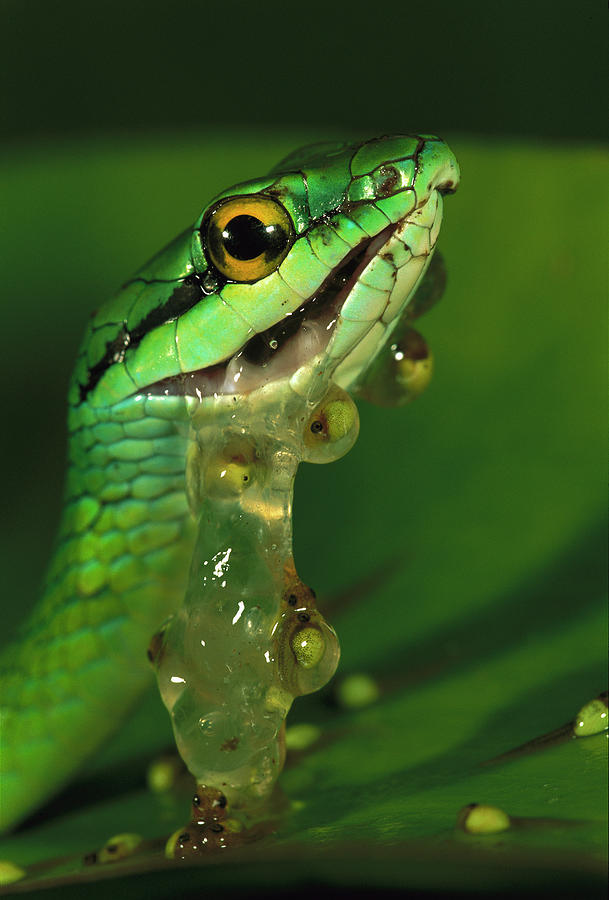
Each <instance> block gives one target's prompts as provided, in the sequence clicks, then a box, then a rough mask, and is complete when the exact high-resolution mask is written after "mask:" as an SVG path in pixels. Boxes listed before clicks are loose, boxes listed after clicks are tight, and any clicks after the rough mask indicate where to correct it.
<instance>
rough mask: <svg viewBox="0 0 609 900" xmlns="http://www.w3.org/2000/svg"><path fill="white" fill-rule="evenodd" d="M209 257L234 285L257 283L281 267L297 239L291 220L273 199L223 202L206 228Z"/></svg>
mask: <svg viewBox="0 0 609 900" xmlns="http://www.w3.org/2000/svg"><path fill="white" fill-rule="evenodd" d="M203 239H204V241H205V244H206V246H207V251H208V253H209V257H210V259H211V261H212V263H213V264H214V266H215V267H216V269H218V271H219V272H221V273H222V275H224V276H225V277H226V278H229V279H230V280H231V281H258V279H259V278H264V276H265V275H270V273H271V272H274V271H275V269H276V268H277V267H278V266H279V264H280V262H281V261H282V260H283V259H284V257H285V255H286V253H287V252H288V250H289V249H290V245H291V244H292V241H293V239H294V229H293V226H292V220H291V219H290V217H289V215H288V213H287V212H286V210H285V209H284V208H283V206H281V204H279V203H277V202H276V201H275V200H271V198H270V197H262V196H255V195H250V196H245V197H231V198H229V199H228V200H222V201H221V202H220V203H219V205H218V206H216V207H215V209H213V210H212V212H211V213H210V215H209V217H208V218H207V219H206V221H205V222H204V224H203Z"/></svg>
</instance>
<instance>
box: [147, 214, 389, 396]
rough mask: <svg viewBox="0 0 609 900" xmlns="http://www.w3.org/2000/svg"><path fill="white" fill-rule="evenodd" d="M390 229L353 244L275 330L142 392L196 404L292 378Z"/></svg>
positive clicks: (319, 346) (317, 348)
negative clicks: (195, 399) (222, 357)
mask: <svg viewBox="0 0 609 900" xmlns="http://www.w3.org/2000/svg"><path fill="white" fill-rule="evenodd" d="M396 227H397V226H396V225H395V224H390V225H388V226H387V227H386V228H384V229H383V230H382V231H380V232H379V233H378V234H377V235H375V237H373V238H369V239H367V240H364V241H362V242H361V243H359V244H357V246H355V247H354V248H353V249H352V250H350V251H349V253H347V255H346V256H345V257H344V259H343V260H342V262H341V263H340V264H339V265H338V266H336V268H335V269H333V271H332V272H330V273H329V274H328V276H327V277H326V279H325V280H324V282H323V283H322V284H321V285H320V287H319V288H318V290H317V291H316V292H315V294H314V295H313V296H312V297H310V298H309V299H308V300H305V301H304V302H303V304H302V306H300V307H299V308H298V309H297V310H295V311H294V312H292V313H288V314H287V315H285V316H284V317H283V318H282V319H281V321H279V322H277V323H276V324H275V325H272V326H271V327H270V328H267V329H266V330H265V331H261V332H260V333H258V334H255V335H254V336H253V337H252V338H250V340H249V341H247V343H245V344H244V345H243V347H241V349H240V350H238V351H237V353H235V354H233V355H232V356H230V357H228V358H227V359H225V360H223V361H222V362H219V363H216V364H215V365H213V366H208V367H207V368H204V369H197V370H195V371H193V372H186V373H181V374H179V375H172V376H171V377H169V378H163V379H162V380H161V381H157V382H155V383H154V384H152V385H150V386H149V387H147V388H146V389H145V393H146V394H148V395H154V396H158V395H162V396H196V397H199V398H202V397H208V396H212V395H213V394H246V393H249V392H251V391H254V390H256V389H258V388H260V387H262V386H263V385H265V384H269V383H270V382H272V381H277V380H279V379H281V378H285V377H287V376H290V375H292V374H293V373H294V372H295V371H296V370H297V369H299V368H300V367H301V366H303V365H305V364H306V363H307V362H309V361H310V360H311V359H313V358H314V357H315V356H317V355H318V354H319V353H322V352H323V351H324V350H325V349H326V347H327V346H328V343H329V341H330V338H331V336H332V332H333V330H334V327H335V325H336V322H337V320H338V316H339V313H340V311H341V309H342V307H343V305H344V303H345V301H346V299H347V297H348V296H349V294H350V292H351V291H352V289H353V287H354V286H355V284H356V283H357V281H358V279H359V278H360V276H361V274H362V272H363V271H364V269H365V268H366V266H367V265H368V264H369V263H370V261H371V260H372V259H374V257H375V256H376V255H377V254H378V252H379V251H380V249H381V247H383V245H384V244H386V243H387V241H388V240H389V238H390V237H391V235H392V234H393V232H394V231H395V229H396Z"/></svg>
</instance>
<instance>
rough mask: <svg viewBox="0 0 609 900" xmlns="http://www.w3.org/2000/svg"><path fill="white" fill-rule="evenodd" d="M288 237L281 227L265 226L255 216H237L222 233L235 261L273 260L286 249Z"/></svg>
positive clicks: (226, 247) (227, 224) (226, 248)
mask: <svg viewBox="0 0 609 900" xmlns="http://www.w3.org/2000/svg"><path fill="white" fill-rule="evenodd" d="M286 241H287V235H286V233H285V231H284V230H283V228H282V227H281V226H280V225H274V224H270V225H264V224H263V223H262V222H261V221H260V219H257V218H256V217H255V216H248V215H241V216H235V217H234V218H233V219H231V220H230V221H229V222H227V223H226V225H225V226H224V229H223V231H222V243H223V244H224V249H225V250H226V252H227V253H228V254H229V255H230V256H232V257H233V259H256V257H257V256H260V255H261V254H262V253H264V254H265V255H266V257H267V259H273V257H275V256H278V254H279V253H281V251H282V250H283V249H284V247H285V245H286Z"/></svg>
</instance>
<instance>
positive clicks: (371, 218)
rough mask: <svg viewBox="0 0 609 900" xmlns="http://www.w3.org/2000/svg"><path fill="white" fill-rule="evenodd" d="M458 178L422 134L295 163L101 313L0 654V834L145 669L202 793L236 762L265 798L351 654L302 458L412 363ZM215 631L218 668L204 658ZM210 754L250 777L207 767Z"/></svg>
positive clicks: (342, 430)
mask: <svg viewBox="0 0 609 900" xmlns="http://www.w3.org/2000/svg"><path fill="white" fill-rule="evenodd" d="M458 182H459V167H458V164H457V161H456V159H455V157H454V155H453V153H452V151H451V150H450V149H449V147H448V146H447V144H446V143H445V142H444V141H443V140H441V139H440V138H438V137H435V136H433V135H389V136H381V137H375V138H373V139H366V140H360V141H356V142H344V141H327V142H323V143H319V144H315V145H312V146H308V147H305V148H301V149H299V150H296V151H295V152H294V153H292V154H291V155H290V156H288V157H287V158H285V159H284V160H282V161H281V162H280V163H279V164H278V165H276V166H275V167H274V168H273V169H272V170H271V171H270V172H269V173H268V174H267V175H264V176H261V177H256V178H254V179H251V180H248V181H245V182H243V183H241V184H238V185H235V186H232V187H230V188H228V189H226V190H223V191H222V192H221V193H219V194H218V195H216V196H215V197H214V198H213V199H212V200H211V202H210V203H209V204H208V205H207V206H206V207H205V208H204V209H203V211H202V212H201V214H200V215H199V216H198V218H197V220H196V221H195V223H194V225H193V226H191V227H189V228H188V229H187V230H186V231H184V232H183V233H182V234H181V235H179V236H178V237H177V238H176V239H175V240H174V241H173V242H172V243H170V244H169V245H168V246H167V247H166V248H165V249H164V250H162V251H161V252H160V253H158V254H157V255H156V256H154V257H153V258H152V260H151V261H150V262H148V263H147V264H146V265H145V266H144V267H143V268H141V269H140V270H139V271H137V272H136V273H135V275H134V276H133V277H132V278H131V279H130V280H129V281H127V282H126V283H125V284H124V285H123V286H122V287H121V289H120V290H119V291H118V292H117V293H116V294H115V295H114V296H113V297H111V299H110V300H109V301H108V302H107V303H105V304H104V305H102V306H101V308H100V309H99V310H97V311H96V312H94V313H93V314H92V315H91V317H90V320H89V323H88V326H87V328H86V333H85V335H84V339H83V341H82V343H81V346H80V349H79V352H78V356H77V359H76V364H75V368H74V372H73V376H72V379H71V382H70V386H69V392H68V417H67V418H68V432H69V443H68V463H67V475H66V483H65V494H64V505H63V512H62V516H61V521H60V525H59V531H58V535H57V540H56V544H55V549H54V553H53V556H52V559H51V561H50V564H49V567H48V571H47V574H46V578H45V582H44V588H43V592H42V596H41V598H40V600H39V602H38V604H37V606H36V607H35V608H34V610H33V612H32V613H31V614H30V616H29V617H28V618H27V620H26V621H25V623H24V624H23V625H22V626H21V628H20V630H19V632H18V634H17V636H16V638H15V639H14V640H13V642H12V643H10V644H9V645H8V647H7V648H6V649H5V650H4V651H3V653H2V656H1V657H0V685H1V689H2V694H1V705H0V715H1V727H2V732H1V734H2V738H1V742H0V754H1V758H0V778H1V781H0V784H1V798H0V827H1V828H2V829H4V830H6V829H10V828H12V827H14V826H16V825H17V824H18V823H20V822H21V821H22V820H24V819H25V818H26V817H27V816H28V815H31V814H32V813H33V812H34V811H35V810H36V809H37V808H38V807H40V806H41V805H42V804H43V803H45V802H47V801H49V800H50V799H51V798H52V797H53V796H54V795H55V794H57V792H58V791H59V790H60V789H61V788H62V787H64V786H65V785H66V784H67V783H68V782H69V781H70V779H71V778H73V776H74V775H75V773H76V772H77V771H78V770H79V769H81V768H82V767H83V766H84V765H86V761H87V759H88V758H89V757H90V756H91V755H92V754H93V753H94V751H95V750H96V749H97V748H98V747H99V746H100V745H101V744H102V743H103V742H104V741H106V740H107V739H108V738H109V737H110V736H111V735H112V733H113V732H115V731H116V729H117V728H118V727H119V725H120V723H121V722H122V721H124V719H125V718H126V717H127V716H128V715H129V713H130V711H132V710H133V709H134V707H135V705H136V704H137V703H138V700H139V699H140V698H141V696H142V694H143V692H144V691H145V690H146V689H147V688H148V687H149V685H150V682H151V678H152V675H151V672H150V662H152V664H153V667H154V668H155V670H156V673H157V678H158V681H159V687H160V690H161V695H162V696H163V699H164V702H165V704H166V705H167V707H168V709H169V711H170V714H171V715H172V719H173V725H174V731H175V733H176V740H177V743H178V747H179V749H180V751H181V753H182V755H183V756H184V758H185V760H186V762H187V764H188V766H189V768H190V769H191V771H192V772H193V774H195V777H197V779H198V782H199V783H201V782H206V783H212V784H214V785H215V786H219V783H218V779H224V781H222V784H225V783H226V779H227V778H229V776H228V775H227V771H228V769H231V771H233V772H238V773H239V774H238V775H235V776H234V778H233V781H232V782H231V784H232V785H233V787H234V790H233V798H234V799H238V797H239V796H241V795H243V794H244V792H245V794H247V792H248V791H250V794H251V786H252V784H254V785H255V786H256V787H257V789H258V793H259V795H260V796H262V795H265V796H266V795H267V794H268V791H269V790H270V787H271V785H272V783H273V782H274V780H275V778H276V776H277V774H278V771H279V769H280V767H281V760H280V759H276V757H277V756H281V746H280V744H281V734H282V729H283V722H284V719H285V715H286V714H287V709H289V705H290V702H291V699H292V698H293V697H294V696H297V695H299V694H302V693H307V692H308V691H310V690H315V689H317V688H318V687H319V686H320V685H321V684H323V683H325V681H327V679H328V678H329V677H330V675H331V674H332V672H333V671H334V669H335V668H336V664H337V661H338V650H337V643H336V638H335V634H334V631H333V629H331V627H330V626H329V625H327V623H325V620H323V617H322V616H321V614H320V613H319V612H318V611H317V610H316V607H315V604H314V599H313V595H312V592H310V591H309V590H308V589H306V587H305V586H303V585H302V583H301V582H300V581H299V579H298V578H297V576H296V574H295V570H294V567H293V563H292V556H291V489H292V484H293V478H294V475H295V471H296V466H297V464H298V463H299V462H300V461H301V460H303V459H304V460H309V461H312V462H327V461H332V460H333V459H336V458H338V456H340V455H342V453H344V452H346V450H348V449H349V447H350V446H351V444H352V443H353V441H354V440H355V437H356V436H357V427H358V426H357V411H356V409H355V408H354V406H353V401H352V399H351V395H355V394H357V393H358V392H359V394H360V395H363V396H367V395H368V397H369V398H371V399H372V400H375V399H377V400H378V401H379V402H383V397H384V394H385V393H389V394H391V392H392V391H395V377H393V378H387V377H386V375H385V374H383V373H385V372H386V370H387V366H389V367H390V369H391V371H392V372H393V373H394V375H395V371H396V366H397V367H399V365H400V364H402V365H403V361H404V352H403V349H402V350H401V349H400V347H403V345H404V340H402V342H401V343H400V340H401V339H403V338H404V334H405V333H406V332H405V328H404V322H405V321H407V319H408V316H409V310H411V309H412V308H414V307H413V304H414V305H416V303H417V298H419V297H421V296H423V294H422V291H423V287H424V284H425V280H426V273H427V278H429V277H430V273H431V271H432V269H431V268H430V263H431V261H432V258H433V254H434V250H435V246H436V242H437V239H438V234H439V230H440V224H441V221H442V211H443V198H444V196H445V195H446V194H449V193H452V192H454V191H455V189H456V188H457V185H458ZM413 298H414V300H413ZM419 305H423V306H424V305H425V303H424V302H421V303H420V304H419ZM411 318H412V316H411ZM407 342H408V341H406V343H407ZM396 348H397V349H396ZM406 355H408V354H406ZM410 355H411V357H412V354H410ZM415 356H416V354H415ZM391 367H393V368H391ZM203 566H206V567H207V568H206V569H205V570H204V569H203ZM229 569H230V579H232V580H231V581H230V583H229V584H228V588H227V578H228V574H227V573H229ZM204 571H205V572H207V573H208V574H209V578H207V575H204V576H202V575H201V573H202V572H204ZM223 591H224V593H223ZM227 591H228V592H229V593H228V594H227ZM229 594H230V597H229ZM254 595H255V597H256V598H257V599H256V603H253V601H251V597H252V596H254ZM185 596H186V600H185V599H184V598H185ZM227 597H229V599H227ZM260 598H264V599H260ZM269 598H274V599H272V602H271V600H270V599H269ZM248 604H249V605H248ZM265 604H266V606H265ZM243 610H245V612H244V614H243V616H241V612H243ZM263 612H264V615H263ZM227 616H228V617H229V619H230V621H229V622H228V625H226V624H225V622H226V621H227V619H226V617H227ZM256 616H258V619H256ZM295 616H296V618H294V617H295ZM235 617H236V618H235ZM237 620H239V627H241V625H243V629H242V631H241V632H239V633H237V630H236V624H235V623H236V622H237ZM297 620H298V627H296V625H295V624H294V623H295V622H297ZM244 623H245V624H244ZM247 629H249V630H247ZM254 633H255V634H256V635H258V636H260V635H262V634H263V635H264V640H262V638H260V637H256V640H255V641H254V639H253V638H252V634H254ZM210 634H213V635H214V636H215V640H216V643H215V645H214V646H215V650H214V653H215V656H214V660H215V662H214V664H213V665H211V664H209V665H208V664H207V663H205V664H204V663H203V662H201V661H200V660H199V657H197V656H193V653H194V651H193V650H192V646H193V644H196V649H197V652H199V653H200V652H201V647H202V646H206V645H207V644H208V643H209V639H208V640H207V641H206V640H205V636H206V635H207V636H208V638H209V635H210ZM277 635H282V637H281V639H279V638H278V637H277ZM153 636H154V637H153ZM151 638H152V640H151ZM231 641H232V643H231ZM252 642H253V643H252ZM278 642H279V643H278ZM188 647H190V649H188ZM265 648H266V649H265ZM231 653H232V654H236V655H237V656H238V657H239V659H240V660H242V661H241V662H240V664H239V666H237V667H235V666H234V665H233V664H232V663H231V662H230V660H229V659H228V656H227V654H231ZM254 653H255V654H257V655H256V656H255V658H254V655H253V654H254ZM189 654H190V655H189ZM242 654H243V656H242ZM248 654H249V655H248ZM263 655H264V660H266V663H268V665H266V666H262V662H261V660H262V657H263ZM147 657H148V658H147ZM234 658H236V657H234ZM206 666H207V668H205V667H206ZM219 669H222V670H223V672H224V675H223V674H222V672H219ZM263 669H264V671H263ZM204 670H205V671H204ZM225 670H228V671H230V672H231V673H232V674H231V677H232V678H233V681H232V682H230V684H228V678H227V677H226V671H225ZM288 670H289V671H288ZM176 673H178V674H176ZM286 673H287V674H286ZM206 679H207V680H206ZM210 679H215V680H214V681H213V683H212V682H210ZM260 685H263V686H262V687H260ZM185 688H188V689H189V690H190V694H188V697H189V698H190V699H188V700H187V699H186V698H187V692H185ZM203 695H204V696H205V697H206V698H207V701H206V702H207V706H206V707H205V705H204V706H203V707H201V705H200V704H201V703H202V702H204V701H202V700H201V697H202V696H203ZM197 698H198V699H197ZM248 698H249V699H248ZM185 710H186V711H185ZM214 710H215V712H214ZM218 710H220V712H218ZM214 715H217V716H220V717H221V719H222V723H224V724H222V723H220V724H218V721H216V720H213V717H214ZM212 720H213V721H212ZM237 720H241V721H242V722H244V723H246V724H247V729H246V730H247V735H246V730H245V724H244V725H243V727H242V728H241V725H239V723H238V722H237ZM214 722H215V724H214ZM235 722H237V724H235ZM227 723H229V724H227ZM203 726H204V727H203ZM237 727H239V728H241V730H240V731H239V735H240V736H241V738H242V740H241V743H240V747H239V749H237V744H239V737H237V736H234V737H232V736H231V735H232V731H231V728H237ZM193 729H194V731H193ZM227 729H228V730H227ZM202 730H203V732H205V735H206V737H205V740H203V738H201V731H202ZM195 731H196V733H197V736H196V737H193V734H194V732H195ZM262 732H264V733H265V735H266V737H265V741H266V743H265V744H264V747H262V744H260V741H259V740H258V736H259V735H260V734H261V733H262ZM205 735H204V736H205ZM210 735H211V737H210ZM212 738H213V739H214V740H220V738H221V739H222V742H221V745H220V744H219V745H218V748H219V749H217V750H216V751H214V752H216V756H217V757H220V756H222V754H221V753H220V749H221V750H222V751H223V753H224V756H227V755H229V751H235V753H236V755H237V756H238V755H239V753H241V757H240V760H239V762H238V764H237V763H235V764H234V765H233V764H232V763H231V765H230V766H229V765H228V764H226V765H224V764H223V765H224V770H223V772H220V769H221V768H222V766H220V764H219V763H218V764H216V762H214V764H213V765H212V764H211V763H210V762H209V754H210V753H212V756H213V752H212V750H211V749H210V747H211V744H210V741H211V740H212ZM201 741H203V743H201ZM256 741H258V743H256ZM254 744H255V745H256V746H255V747H254ZM269 747H271V748H272V752H271V750H269V749H268V748H269ZM261 748H262V749H261ZM235 753H233V755H235ZM206 754H207V756H206ZM224 756H222V758H224ZM271 757H272V760H273V764H272V766H271V763H270V762H269V760H270V759H271ZM231 758H232V757H231ZM201 759H203V761H201ZM206 759H207V760H208V761H207V762H206V761H205V760H206ZM206 766H207V768H206ZM231 766H232V768H231ZM210 767H211V768H210ZM271 769H273V771H271ZM211 770H213V771H214V773H215V774H214V778H215V779H216V780H215V781H214V778H211V780H210V776H209V772H210V771H211ZM253 773H254V774H253ZM232 777H233V776H232V775H231V776H230V778H232ZM230 778H229V780H230ZM239 779H241V780H239Z"/></svg>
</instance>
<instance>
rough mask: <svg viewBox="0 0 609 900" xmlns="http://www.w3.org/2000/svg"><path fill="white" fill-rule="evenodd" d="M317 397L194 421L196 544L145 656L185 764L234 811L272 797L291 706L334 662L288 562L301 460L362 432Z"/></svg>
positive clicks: (190, 479)
mask: <svg viewBox="0 0 609 900" xmlns="http://www.w3.org/2000/svg"><path fill="white" fill-rule="evenodd" d="M326 388H327V389H326V393H325V396H323V397H322V399H321V401H318V402H315V401H313V400H311V399H307V398H306V397H303V396H301V395H300V394H297V393H295V392H294V391H291V390H287V391H286V390H285V386H284V388H283V391H280V390H279V389H278V388H277V389H276V390H273V391H271V390H269V392H268V393H267V395H264V394H263V396H262V397H261V396H260V393H261V392H254V393H253V394H249V395H245V396H241V397H218V398H217V400H216V402H215V403H214V404H213V406H211V407H210V406H209V405H208V406H206V405H202V406H201V409H200V411H199V412H198V413H197V415H195V417H194V419H193V424H192V430H191V443H190V450H189V453H188V460H187V488H188V496H189V501H190V505H191V508H192V509H193V512H194V513H195V514H196V515H197V517H198V520H199V529H198V537H197V541H196V545H195V550H194V556H193V561H192V565H191V571H190V578H189V585H188V589H187V592H186V599H185V603H184V605H183V607H182V608H181V609H180V610H179V611H178V612H177V613H176V614H175V615H174V616H173V617H172V618H171V619H169V620H168V622H166V623H165V625H164V627H163V628H162V629H161V631H160V632H159V633H158V634H157V635H156V636H155V637H154V638H153V641H152V644H151V647H150V654H149V655H150V657H151V659H152V660H153V664H154V666H155V668H156V671H157V677H158V681H159V688H160V691H161V695H162V698H163V701H164V703H165V705H166V706H167V708H168V710H169V712H170V715H171V719H172V723H173V728H174V733H175V737H176V742H177V745H178V749H179V751H180V754H181V755H182V758H183V759H184V761H185V762H186V764H187V766H188V768H189V770H190V771H191V772H192V774H193V775H194V776H195V778H196V780H197V783H198V784H199V785H208V786H209V785H211V786H213V787H214V788H217V789H219V790H221V791H223V792H224V793H225V794H226V796H227V798H228V801H229V803H231V805H235V806H245V805H247V806H248V807H251V806H252V804H254V805H255V804H256V802H260V801H262V800H265V799H266V798H268V796H269V794H270V793H271V791H272V788H273V785H274V783H275V781H276V779H277V776H278V775H279V772H280V771H281V767H282V765H283V760H284V755H285V751H284V746H283V724H284V721H285V718H286V716H287V713H288V710H289V709H290V706H291V705H292V701H293V700H294V698H295V697H297V696H300V695H302V694H308V693H310V692H312V691H316V690H318V689H319V688H321V687H323V685H324V684H326V683H327V681H328V680H329V679H330V678H331V677H332V675H333V674H334V672H335V670H336V667H337V665H338V660H339V655H340V650H339V644H338V639H337V637H336V634H335V632H334V630H333V629H332V628H331V626H329V625H328V624H327V623H326V621H325V620H324V618H323V616H322V615H321V613H320V612H319V611H318V609H317V608H316V603H315V595H314V593H313V591H312V590H311V589H310V588H308V587H307V586H306V585H304V584H303V583H302V582H301V581H300V579H299V578H298V576H297V574H296V570H295V567H294V562H293V557H292V510H291V507H292V497H293V488H294V478H295V475H296V469H297V467H298V464H299V463H300V462H301V461H302V460H306V461H309V462H330V461H332V460H334V459H338V458H339V457H340V456H342V455H343V454H344V453H346V452H347V451H348V450H349V449H350V448H351V446H352V445H353V443H354V441H355V439H356V438H357V434H358V430H359V419H358V414H357V408H356V407H355V405H354V403H353V401H352V400H351V398H350V397H349V395H348V394H346V393H345V392H344V391H342V390H341V389H340V388H338V387H336V386H335V385H331V384H330V385H328V384H326ZM308 396H309V397H310V396H311V394H310V392H309V394H308Z"/></svg>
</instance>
